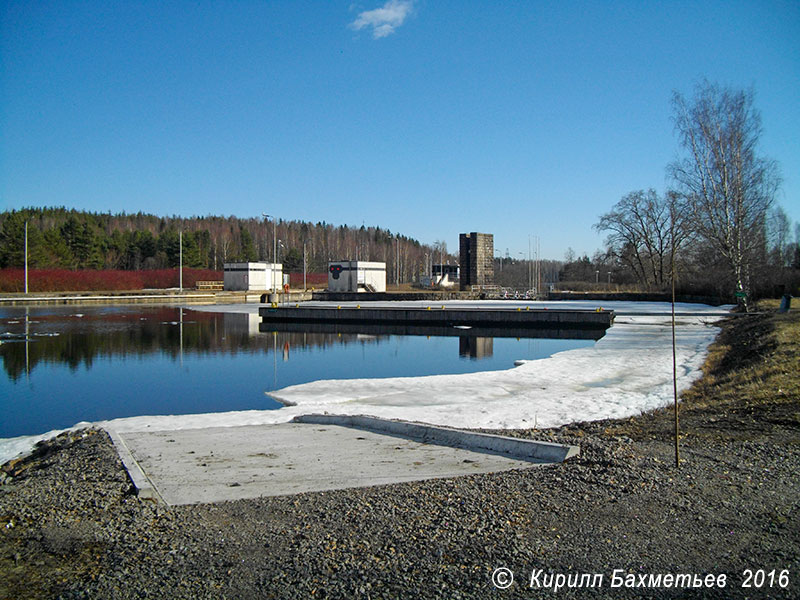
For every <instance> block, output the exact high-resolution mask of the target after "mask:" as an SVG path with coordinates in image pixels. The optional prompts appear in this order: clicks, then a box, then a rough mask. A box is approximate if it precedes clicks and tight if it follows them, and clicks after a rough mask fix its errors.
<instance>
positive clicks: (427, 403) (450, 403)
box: [0, 302, 730, 463]
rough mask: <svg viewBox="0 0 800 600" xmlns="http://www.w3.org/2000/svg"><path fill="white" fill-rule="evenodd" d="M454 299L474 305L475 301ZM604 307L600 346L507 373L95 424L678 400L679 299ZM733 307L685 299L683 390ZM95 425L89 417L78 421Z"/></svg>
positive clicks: (242, 307)
mask: <svg viewBox="0 0 800 600" xmlns="http://www.w3.org/2000/svg"><path fill="white" fill-rule="evenodd" d="M405 304H410V305H417V304H422V305H424V304H426V303H405ZM438 304H442V303H438ZM445 304H453V305H464V304H465V302H450V303H445ZM470 304H483V305H486V304H491V305H496V304H498V303H474V302H473V303H470ZM499 304H500V305H502V306H504V307H509V306H518V305H519V306H531V307H536V308H539V307H542V308H545V307H547V308H583V309H590V310H591V309H594V308H596V307H597V306H598V303H596V302H557V303H533V302H519V303H514V302H500V303H499ZM394 305H397V303H394ZM602 305H603V307H604V308H610V309H613V310H615V311H617V312H618V314H619V315H621V316H618V317H617V320H616V322H615V324H614V326H613V327H612V328H611V329H609V330H608V331H607V333H606V335H605V336H604V337H603V338H602V339H601V340H600V341H598V342H597V343H596V344H595V345H594V346H593V347H591V348H582V349H579V350H570V351H567V352H561V353H558V354H555V355H553V356H551V357H549V358H545V359H540V360H533V361H527V362H524V363H523V364H521V365H520V366H517V367H514V368H511V369H508V370H505V371H490V372H483V373H471V374H464V375H435V376H430V377H396V378H388V379H354V380H325V381H316V382H312V383H306V384H302V385H298V386H293V387H288V388H284V389H282V390H278V391H276V392H272V393H271V394H270V395H271V396H272V397H274V398H277V399H278V400H281V401H282V402H285V403H291V404H292V405H291V406H286V407H284V408H281V409H280V410H271V411H235V412H227V413H209V414H197V415H175V416H138V417H128V418H123V419H115V420H113V421H102V422H98V423H94V424H93V425H95V426H100V427H106V428H110V429H116V430H118V431H141V430H168V429H194V428H203V427H211V426H213V427H220V426H237V425H256V424H267V423H277V422H285V421H289V420H291V419H292V418H293V417H294V416H296V415H298V414H306V413H313V412H329V413H340V414H370V415H375V416H380V417H387V418H400V419H407V420H416V421H424V422H429V423H433V424H439V425H450V426H455V427H471V428H475V427H486V428H526V427H533V426H537V427H551V426H557V425H562V424H564V423H569V422H575V421H588V420H597V419H605V418H620V417H627V416H631V415H635V414H639V413H641V412H643V411H647V410H651V409H654V408H658V407H662V406H666V405H668V404H669V403H670V402H671V401H672V345H671V331H670V326H669V325H670V318H669V308H670V307H669V305H668V304H664V303H633V302H603V303H602ZM258 308H259V305H257V304H256V305H248V304H237V305H230V306H225V307H223V306H204V307H193V308H192V310H206V311H212V312H223V311H224V312H250V313H253V312H257V310H258ZM729 308H730V307H710V306H704V305H696V304H682V305H677V306H676V311H677V313H678V314H683V315H691V316H680V317H679V319H678V327H677V362H678V386H679V389H680V390H682V389H685V388H687V387H688V386H689V385H691V383H692V382H693V381H694V380H695V379H697V378H698V377H699V376H700V374H701V372H700V367H701V366H702V364H703V361H704V360H705V357H706V354H707V350H708V346H709V344H710V343H711V342H712V341H713V339H714V337H715V336H716V334H717V331H718V330H717V328H716V327H714V326H713V325H712V324H711V323H713V321H714V320H716V318H717V317H715V316H713V315H717V314H719V313H722V312H724V311H726V310H728V309H729ZM653 313H659V314H656V315H654V314H653ZM703 314H705V315H708V316H702V315H703ZM87 425H89V424H88V423H80V424H78V425H77V426H76V427H83V426H87ZM57 433H58V432H57V431H54V432H49V433H48V434H43V435H39V436H25V437H19V438H11V439H5V440H0V463H2V462H5V461H6V460H9V459H10V458H13V457H14V456H16V455H17V454H19V453H23V452H28V451H30V449H31V448H32V447H33V445H34V444H35V443H36V441H38V440H40V439H44V438H47V437H52V436H53V435H55V434H57Z"/></svg>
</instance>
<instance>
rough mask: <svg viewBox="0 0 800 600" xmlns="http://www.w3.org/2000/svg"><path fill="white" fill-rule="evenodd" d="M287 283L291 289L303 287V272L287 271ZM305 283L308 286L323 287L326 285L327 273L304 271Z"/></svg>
mask: <svg viewBox="0 0 800 600" xmlns="http://www.w3.org/2000/svg"><path fill="white" fill-rule="evenodd" d="M289 285H291V286H292V289H293V290H301V289H303V274H302V273H289ZM306 285H307V286H308V287H309V288H312V287H313V288H316V289H318V290H319V289H325V288H327V287H328V274H327V273H306Z"/></svg>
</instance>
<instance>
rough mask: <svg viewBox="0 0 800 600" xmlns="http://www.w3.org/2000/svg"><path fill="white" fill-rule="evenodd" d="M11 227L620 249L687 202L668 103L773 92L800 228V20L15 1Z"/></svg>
mask: <svg viewBox="0 0 800 600" xmlns="http://www.w3.org/2000/svg"><path fill="white" fill-rule="evenodd" d="M0 11H1V12H0V19H2V23H1V24H0V52H1V55H0V56H1V59H2V63H0V64H1V67H2V71H0V207H3V208H21V207H24V206H45V205H48V206H67V207H75V208H80V209H87V210H92V211H102V212H106V211H112V212H118V211H123V210H124V211H127V212H137V211H144V212H153V213H156V214H162V215H172V214H177V215H184V216H191V215H209V214H222V215H229V214H234V215H237V216H241V217H248V216H257V215H260V214H261V213H262V212H268V213H271V214H276V215H278V216H279V217H281V218H284V219H299V220H310V221H315V222H316V221H323V220H324V221H327V222H329V223H334V224H337V225H338V224H349V225H361V224H362V223H365V224H366V225H379V226H381V227H384V228H389V229H391V230H392V231H394V232H398V231H399V232H401V233H403V234H406V235H410V236H413V237H416V238H417V239H419V240H420V241H422V242H428V243H432V242H434V241H435V240H437V239H442V240H445V241H446V242H447V243H448V246H449V248H450V250H451V251H456V250H457V247H458V234H459V233H460V232H467V231H483V232H488V233H494V236H495V250H496V252H498V253H502V254H505V252H506V248H508V250H509V252H510V253H511V254H512V255H514V256H517V255H518V253H519V252H524V253H526V254H527V251H528V237H529V236H538V237H539V239H540V243H541V249H542V255H543V257H545V258H559V259H560V258H563V256H564V252H565V250H566V249H567V247H572V248H573V249H574V250H575V251H576V252H577V253H578V254H582V253H584V252H585V253H588V254H589V255H591V254H592V253H593V252H594V251H595V250H596V249H597V248H599V247H601V246H602V237H601V236H599V235H598V234H596V233H595V232H594V231H593V230H592V228H591V227H592V224H593V223H595V222H596V221H597V219H598V216H599V215H600V214H602V213H603V212H606V211H608V210H609V209H610V208H611V206H612V205H613V204H614V203H616V202H617V201H618V200H619V199H620V198H621V197H622V196H623V195H624V194H626V193H627V192H630V191H633V190H636V189H642V188H649V187H653V188H655V189H656V190H658V191H659V192H663V191H664V190H665V189H666V185H667V182H666V178H665V167H666V165H667V163H668V162H669V161H670V160H672V159H673V158H674V157H675V156H676V153H677V152H678V145H677V138H676V137H675V135H674V132H673V128H672V123H671V120H670V116H671V105H670V97H671V94H672V91H673V90H678V91H681V92H682V93H684V94H686V95H691V93H692V89H693V86H694V84H695V83H696V82H698V81H700V80H701V79H703V78H708V79H709V80H711V81H714V82H717V83H720V84H722V85H730V86H734V87H739V88H743V87H748V86H753V87H754V89H755V91H756V105H757V107H758V108H759V110H760V111H761V114H762V117H763V126H764V135H763V137H762V144H761V149H762V153H763V154H764V155H766V156H769V157H771V158H773V159H775V160H777V161H778V162H779V163H780V165H781V170H782V174H783V178H784V184H783V188H782V192H781V195H780V197H779V201H780V204H781V205H782V206H783V208H784V209H785V210H786V212H787V213H788V214H789V217H790V218H791V219H792V221H793V222H795V223H796V222H798V221H800V114H798V113H800V2H797V1H790V2H775V1H765V0H759V1H750V2H737V1H726V2H697V1H694V2H655V1H635V2H611V1H608V2H568V1H557V2H538V1H533V0H532V1H519V2H516V1H515V2H495V1H490V0H485V1H482V2H478V1H469V0H453V1H448V0H416V1H415V2H405V1H403V0H391V1H389V2H386V0H360V1H358V2H355V3H353V2H351V1H350V0H347V1H341V2H339V1H322V0H320V1H317V2H303V1H296V0H295V1H291V0H285V1H284V0H280V1H278V0H276V1H236V2H233V1H230V2H206V1H195V2H181V1H175V2H151V1H143V2H128V1H125V2H114V1H109V0H103V1H102V2H92V1H87V2H63V1H57V2H29V1H27V0H25V1H13V0H11V1H10V0H4V1H3V2H2V3H1V4H0Z"/></svg>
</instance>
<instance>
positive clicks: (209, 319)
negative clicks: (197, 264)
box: [0, 307, 388, 380]
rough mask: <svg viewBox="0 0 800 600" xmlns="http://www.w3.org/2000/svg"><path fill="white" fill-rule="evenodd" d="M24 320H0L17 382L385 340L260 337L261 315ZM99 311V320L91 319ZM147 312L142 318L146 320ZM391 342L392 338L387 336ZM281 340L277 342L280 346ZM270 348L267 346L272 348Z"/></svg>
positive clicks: (166, 310) (1, 347) (1, 341)
mask: <svg viewBox="0 0 800 600" xmlns="http://www.w3.org/2000/svg"><path fill="white" fill-rule="evenodd" d="M30 310H31V309H29V308H26V309H25V312H24V314H23V315H20V316H19V317H11V318H9V317H7V316H6V317H5V318H3V317H4V316H5V315H4V313H7V312H8V309H6V311H3V312H2V313H0V356H2V359H3V369H4V370H5V372H6V374H7V375H8V377H9V378H11V379H12V380H17V379H19V378H20V377H21V376H22V375H23V374H25V373H27V374H30V373H31V371H32V370H33V369H35V368H36V367H37V365H39V364H48V363H63V364H65V365H67V366H69V368H70V369H71V370H72V371H75V370H77V369H78V368H79V367H81V366H83V367H87V368H89V367H91V366H92V365H93V364H94V362H95V361H96V360H97V359H98V357H106V358H131V357H143V356H146V355H151V354H159V355H166V356H169V357H171V358H173V359H176V360H178V361H179V363H181V362H182V361H183V357H184V355H185V354H194V355H198V354H199V355H204V354H218V353H223V354H231V355H236V354H239V353H242V352H248V353H251V352H256V353H270V352H275V351H276V350H275V349H276V348H279V349H281V351H282V353H283V360H284V361H286V360H289V351H290V349H291V348H293V347H302V348H328V347H330V346H334V345H341V344H350V343H362V344H363V343H370V342H372V343H377V342H379V341H381V339H383V338H381V337H379V336H366V337H364V336H359V335H357V334H338V333H303V332H279V333H277V334H276V335H274V336H273V335H264V334H260V333H259V331H258V325H259V323H260V322H261V319H260V317H258V315H250V314H233V313H225V314H221V313H206V312H195V311H191V310H188V309H181V308H174V307H159V308H153V309H151V310H148V309H147V308H143V309H134V310H135V311H136V312H95V311H92V309H86V308H83V309H82V310H83V312H79V311H76V310H72V311H69V312H66V311H59V312H57V313H55V314H52V313H51V314H42V315H38V316H33V317H32V316H31V315H30ZM90 311H92V312H90ZM140 311H141V312H140ZM386 337H388V336H386ZM273 338H274V339H273ZM266 340H268V343H265V341H266Z"/></svg>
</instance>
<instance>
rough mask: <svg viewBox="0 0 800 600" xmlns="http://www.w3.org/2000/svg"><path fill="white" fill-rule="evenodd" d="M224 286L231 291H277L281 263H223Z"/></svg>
mask: <svg viewBox="0 0 800 600" xmlns="http://www.w3.org/2000/svg"><path fill="white" fill-rule="evenodd" d="M224 268H225V272H224V281H225V285H224V288H225V289H226V290H233V291H251V290H254V291H255V290H258V291H262V292H263V291H267V290H273V289H274V290H277V291H279V290H280V289H281V288H282V287H283V265H281V264H275V263H267V262H246V263H225V267H224Z"/></svg>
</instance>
